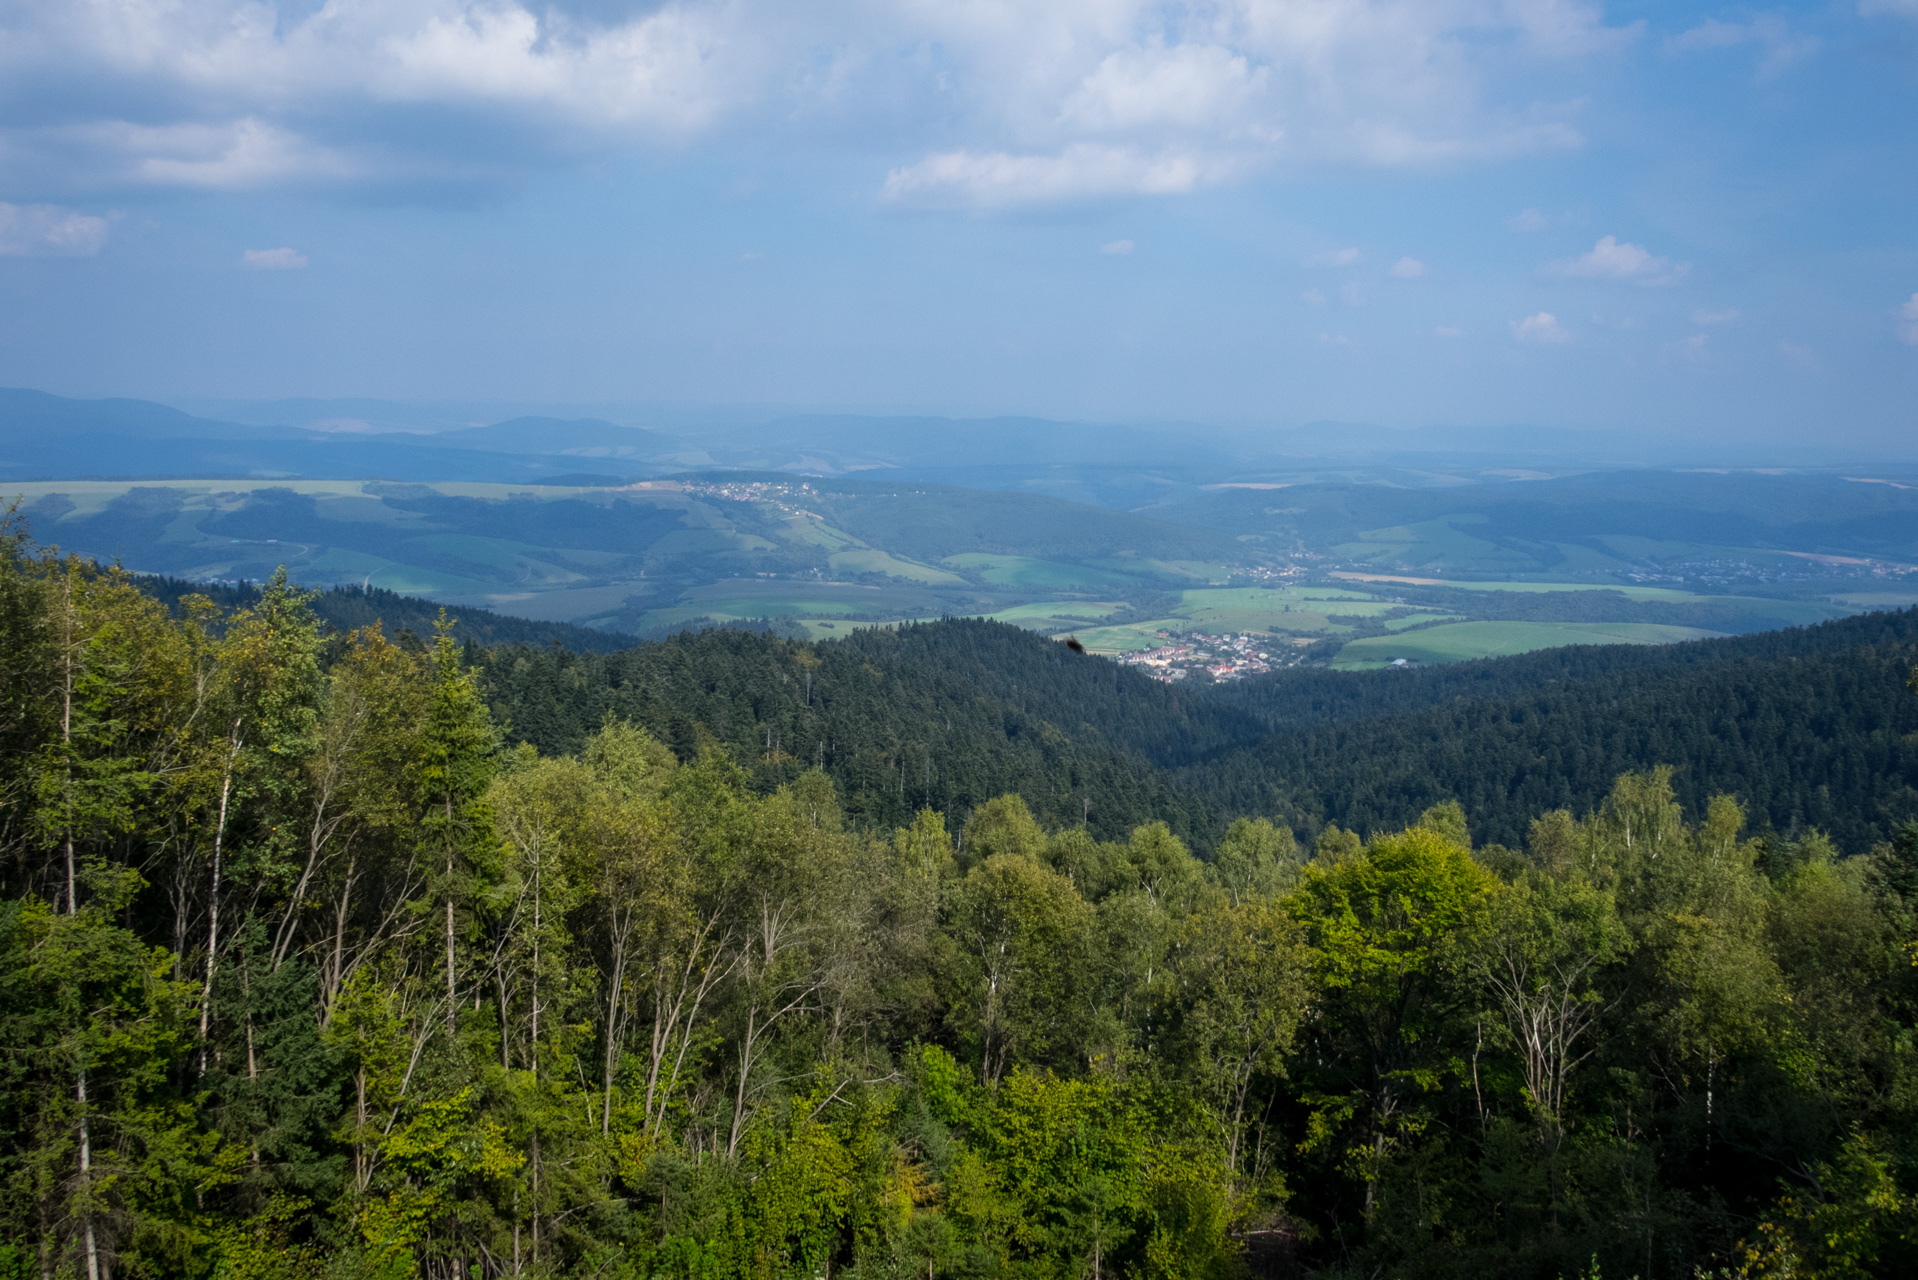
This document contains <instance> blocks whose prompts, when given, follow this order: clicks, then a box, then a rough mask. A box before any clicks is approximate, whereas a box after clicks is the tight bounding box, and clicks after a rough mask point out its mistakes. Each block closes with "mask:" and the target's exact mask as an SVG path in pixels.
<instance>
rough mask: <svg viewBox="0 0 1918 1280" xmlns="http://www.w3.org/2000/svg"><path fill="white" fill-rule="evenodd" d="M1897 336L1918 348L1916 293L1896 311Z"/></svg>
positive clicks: (1917, 299) (1917, 301) (1917, 296)
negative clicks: (1897, 322)
mask: <svg viewBox="0 0 1918 1280" xmlns="http://www.w3.org/2000/svg"><path fill="white" fill-rule="evenodd" d="M1898 316H1899V319H1900V320H1902V321H1903V323H1902V324H1900V325H1899V326H1898V336H1899V337H1900V338H1902V339H1904V340H1905V341H1906V342H1909V343H1911V344H1912V345H1913V346H1918V293H1914V294H1912V295H1911V299H1910V301H1908V302H1906V303H1905V305H1904V306H1902V307H1900V308H1899V309H1898Z"/></svg>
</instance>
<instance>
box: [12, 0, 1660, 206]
mask: <svg viewBox="0 0 1918 1280" xmlns="http://www.w3.org/2000/svg"><path fill="white" fill-rule="evenodd" d="M7 13H8V17H7V18H6V19H5V20H4V24H5V28H6V37H7V38H6V41H5V42H4V44H3V45H0V66H3V67H4V68H5V70H6V74H7V80H8V83H9V84H10V85H11V86H12V87H13V90H14V91H13V93H12V94H10V95H8V96H7V97H6V98H5V99H4V100H3V101H0V146H3V147H5V148H6V149H7V150H8V152H9V153H10V155H11V156H12V157H14V158H20V157H25V158H26V161H28V162H31V164H32V165H37V166H38V167H37V169H36V172H39V173H44V174H51V175H56V176H59V177H61V178H62V179H63V180H72V181H76V182H77V181H81V180H84V181H85V182H87V183H91V184H93V185H94V186H96V187H111V186H113V185H116V184H142V183H145V184H152V183H160V184H170V185H186V186H198V187H214V188H222V187H240V186H263V185H274V184H287V183H298V182H325V183H336V184H337V183H380V182H395V181H408V180H415V179H419V178H421V177H422V175H423V176H424V178H426V179H429V180H433V181H439V180H442V179H447V178H454V179H458V178H462V177H474V176H476V175H477V176H479V177H484V176H486V175H500V174H509V173H512V172H517V171H518V170H521V169H524V168H525V167H526V166H529V165H543V164H554V163H568V162H572V161H574V160H577V159H579V158H582V157H585V156H589V155H591V154H593V153H595V152H600V151H604V150H605V149H606V148H609V147H617V146H627V145H632V144H634V143H641V144H653V145H658V146H668V147H672V146H684V145H690V144H692V143H695V142H697V141H698V140H700V139H702V138H705V137H709V136H711V135H713V134H714V133H715V132H717V131H724V130H725V129H727V128H729V127H731V128H736V129H746V128H751V127H753V126H754V125H755V124H764V123H765V122H768V121H772V120H777V121H779V122H780V123H781V127H782V128H786V129H788V130H792V131H796V132H795V133H794V134H792V136H796V137H799V138H800V139H801V140H802V141H803V139H804V138H805V136H806V132H805V131H806V130H809V129H815V130H822V131H832V130H844V129H846V128H849V127H857V126H854V125H850V124H849V123H848V122H852V121H860V120H866V119H882V118H883V119H884V120H885V121H887V126H886V127H887V130H888V132H887V133H886V134H885V135H884V136H885V139H886V141H885V145H887V146H890V147H893V148H895V150H896V154H897V155H898V162H897V163H896V164H895V165H894V166H893V167H892V169H891V172H890V173H889V174H888V175H887V176H886V177H885V179H884V183H883V190H884V195H885V197H886V198H887V199H890V200H894V201H914V200H923V201H925V202H927V203H931V204H935V205H942V204H957V205H962V206H968V207H993V206H1002V205H1020V204H1029V203H1035V202H1056V201H1064V200H1074V199H1086V198H1103V197H1107V196H1111V195H1117V194H1124V195H1139V194H1144V195H1165V194H1176V193H1179V192H1182V191H1188V190H1192V189H1193V188H1195V187H1197V186H1202V185H1207V184H1212V183H1219V182H1228V181H1231V180H1233V179H1235V178H1237V177H1239V176H1241V175H1243V174H1245V173H1247V172H1250V171H1252V170H1254V169H1256V168H1258V167H1261V166H1269V165H1272V164H1276V163H1281V162H1285V161H1302V162H1310V163H1322V164H1335V165H1348V166H1349V165H1360V166H1384V167H1397V166H1430V165H1446V164H1457V163H1472V162H1482V161H1489V160H1496V159H1499V158H1502V157H1506V156H1512V155H1517V154H1523V153H1528V152H1536V151H1541V150H1553V149H1562V148H1566V147H1574V146H1577V145H1579V144H1580V142H1581V137H1580V135H1579V133H1578V131H1577V129H1576V128H1575V127H1574V125H1573V117H1574V116H1575V115H1576V113H1577V111H1578V109H1579V108H1578V103H1577V100H1576V98H1575V96H1574V95H1573V94H1569V93H1568V94H1567V95H1566V100H1565V101H1563V102H1557V103H1554V102H1551V101H1545V102H1540V101H1539V100H1538V99H1537V97H1536V95H1535V92H1534V90H1533V89H1532V88H1531V87H1530V86H1532V85H1534V84H1536V83H1537V82H1538V78H1539V76H1540V74H1541V73H1545V74H1550V73H1552V72H1554V71H1557V70H1560V69H1563V68H1565V67H1567V66H1568V65H1569V64H1572V63H1574V62H1576V61H1577V60H1580V59H1593V58H1598V57H1602V56H1604V55H1606V54H1607V53H1610V52H1612V51H1615V50H1617V49H1619V48H1621V47H1623V46H1624V45H1626V44H1628V43H1630V42H1631V41H1632V40H1634V39H1636V38H1637V37H1638V35H1639V34H1640V31H1641V29H1642V28H1641V27H1640V26H1639V25H1637V24H1634V25H1632V26H1627V27H1611V26H1607V25H1606V24H1605V22H1604V20H1603V17H1602V14H1601V9H1600V4H1599V3H1598V0H1301V2H1299V3H1285V4H1277V3H1273V2H1272V0H1055V2H1054V3H1047V4H1041V3H1036V2H1033V0H1027V2H1025V3H998V4H970V5H955V4H947V3H939V2H937V0H819V3H816V4H811V5H805V6H796V5H792V4H790V3H786V2H785V0H594V2H593V3H591V4H584V3H570V2H565V0H561V2H558V3H547V2H546V0H326V2H325V3H318V2H317V0H302V2H300V3H292V2H290V0H289V2H285V3H278V4H275V3H267V2H263V0H167V2H166V3H156V2H155V0H89V3H85V4H64V5H63V4H32V3H17V2H16V3H14V4H11V5H8V6H7ZM9 104H10V105H9ZM54 120H57V121H59V122H60V123H59V124H57V125H54V124H49V123H47V122H48V121H54ZM915 121H916V122H921V123H918V124H915V123H913V122H915ZM899 122H906V123H905V124H904V125H903V127H901V126H900V123H899ZM934 122H936V124H935V123H934ZM935 130H936V132H935ZM915 131H916V132H915ZM16 172H18V170H17V169H16ZM875 177H877V175H875Z"/></svg>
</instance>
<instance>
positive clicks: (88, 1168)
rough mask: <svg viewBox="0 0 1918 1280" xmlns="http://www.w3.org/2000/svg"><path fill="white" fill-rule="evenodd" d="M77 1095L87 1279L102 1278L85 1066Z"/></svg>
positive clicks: (82, 1223) (76, 1091) (82, 1221)
mask: <svg viewBox="0 0 1918 1280" xmlns="http://www.w3.org/2000/svg"><path fill="white" fill-rule="evenodd" d="M75 1097H76V1098H77V1099H78V1100H79V1103H80V1195H81V1197H82V1203H84V1204H85V1206H86V1209H85V1212H84V1215H83V1217H82V1219H81V1233H82V1235H83V1236H84V1237H85V1241H86V1252H87V1280H100V1247H99V1244H98V1243H97V1242H96V1241H95V1239H94V1236H93V1132H92V1127H91V1122H90V1120H89V1118H88V1116H87V1073H86V1071H85V1069H84V1068H83V1069H82V1070H81V1072H80V1080H79V1086H78V1088H77V1089H76V1090H75Z"/></svg>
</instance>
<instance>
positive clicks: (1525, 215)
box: [1505, 209, 1552, 231]
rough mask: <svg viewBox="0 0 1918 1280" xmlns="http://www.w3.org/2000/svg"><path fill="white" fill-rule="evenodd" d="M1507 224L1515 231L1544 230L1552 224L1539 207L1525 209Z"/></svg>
mask: <svg viewBox="0 0 1918 1280" xmlns="http://www.w3.org/2000/svg"><path fill="white" fill-rule="evenodd" d="M1505 225H1506V226H1508V227H1510V228H1511V229H1512V230H1514V231H1543V230H1545V228H1547V227H1549V226H1551V225H1552V224H1551V220H1550V219H1548V218H1547V217H1546V216H1545V215H1544V214H1542V213H1540V212H1539V211H1538V210H1537V209H1524V210H1521V211H1520V212H1519V214H1518V216H1517V217H1515V218H1513V219H1512V220H1511V221H1510V222H1508V223H1506V224H1505Z"/></svg>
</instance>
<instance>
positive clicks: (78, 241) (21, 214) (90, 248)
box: [0, 204, 107, 258]
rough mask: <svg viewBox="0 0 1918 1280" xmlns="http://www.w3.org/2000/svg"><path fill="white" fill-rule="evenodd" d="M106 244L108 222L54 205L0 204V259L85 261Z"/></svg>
mask: <svg viewBox="0 0 1918 1280" xmlns="http://www.w3.org/2000/svg"><path fill="white" fill-rule="evenodd" d="M106 240H107V220H106V219H105V218H96V217H94V216H93V215H91V214H86V213H76V212H74V211H73V210H72V209H62V208H61V207H60V206H59V205H54V204H0V255H4V256H6V257H10V258H88V257H92V256H93V255H94V254H96V253H98V252H100V246H101V245H103V244H105V243H106Z"/></svg>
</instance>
